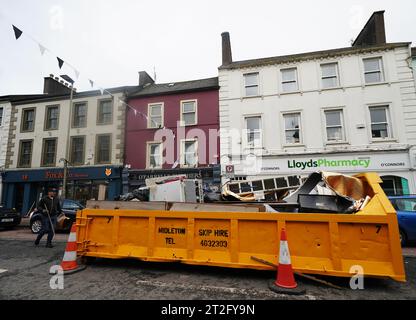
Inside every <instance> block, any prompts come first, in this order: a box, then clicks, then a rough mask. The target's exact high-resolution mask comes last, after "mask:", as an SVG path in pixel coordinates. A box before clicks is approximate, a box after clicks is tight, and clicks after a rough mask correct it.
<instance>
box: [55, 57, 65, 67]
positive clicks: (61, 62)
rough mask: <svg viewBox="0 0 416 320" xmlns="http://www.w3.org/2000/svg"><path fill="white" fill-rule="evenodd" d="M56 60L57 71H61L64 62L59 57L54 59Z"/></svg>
mask: <svg viewBox="0 0 416 320" xmlns="http://www.w3.org/2000/svg"><path fill="white" fill-rule="evenodd" d="M56 59H58V65H59V69H62V66H63V65H64V60H62V59H61V58H59V57H56Z"/></svg>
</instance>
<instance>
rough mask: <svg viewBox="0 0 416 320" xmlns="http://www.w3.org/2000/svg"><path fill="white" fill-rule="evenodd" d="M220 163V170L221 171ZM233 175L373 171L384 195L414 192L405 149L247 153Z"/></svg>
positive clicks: (240, 177)
mask: <svg viewBox="0 0 416 320" xmlns="http://www.w3.org/2000/svg"><path fill="white" fill-rule="evenodd" d="M225 167H226V165H223V168H222V172H223V175H225V174H226V173H225ZM234 170H235V173H234V174H233V177H232V178H233V179H237V180H244V179H247V180H251V179H252V178H254V177H259V176H262V177H269V176H280V175H305V176H307V175H309V174H310V173H312V172H314V171H334V172H340V173H345V174H357V173H362V172H376V173H378V174H379V176H380V177H381V179H382V180H383V183H382V187H383V189H384V191H385V192H386V193H387V194H388V195H402V194H411V193H416V184H415V173H414V172H415V171H414V168H413V166H412V163H411V161H410V156H409V152H393V151H392V152H371V153H370V152H368V153H366V152H345V153H337V154H320V155H316V154H314V155H311V156H308V155H302V156H298V155H296V156H285V157H283V156H281V157H280V156H270V157H263V158H261V157H255V156H248V157H246V158H245V159H244V160H242V161H241V162H240V163H234Z"/></svg>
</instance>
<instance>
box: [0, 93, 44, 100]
mask: <svg viewBox="0 0 416 320" xmlns="http://www.w3.org/2000/svg"><path fill="white" fill-rule="evenodd" d="M43 96H44V94H9V95H6V96H0V102H16V101H21V100H25V99H33V98H36V97H39V98H40V97H43Z"/></svg>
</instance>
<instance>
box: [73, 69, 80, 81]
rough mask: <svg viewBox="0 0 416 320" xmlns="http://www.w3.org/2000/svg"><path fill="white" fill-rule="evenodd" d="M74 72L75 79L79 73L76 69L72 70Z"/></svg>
mask: <svg viewBox="0 0 416 320" xmlns="http://www.w3.org/2000/svg"><path fill="white" fill-rule="evenodd" d="M74 72H75V76H76V77H77V79H78V78H79V71H78V70H77V69H75V68H74Z"/></svg>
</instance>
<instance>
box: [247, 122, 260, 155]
mask: <svg viewBox="0 0 416 320" xmlns="http://www.w3.org/2000/svg"><path fill="white" fill-rule="evenodd" d="M245 124H246V147H248V148H260V147H261V146H262V137H261V117H260V116H252V117H245Z"/></svg>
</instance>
